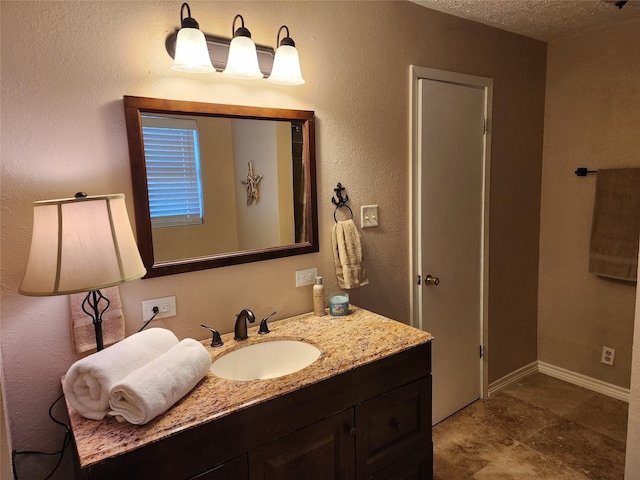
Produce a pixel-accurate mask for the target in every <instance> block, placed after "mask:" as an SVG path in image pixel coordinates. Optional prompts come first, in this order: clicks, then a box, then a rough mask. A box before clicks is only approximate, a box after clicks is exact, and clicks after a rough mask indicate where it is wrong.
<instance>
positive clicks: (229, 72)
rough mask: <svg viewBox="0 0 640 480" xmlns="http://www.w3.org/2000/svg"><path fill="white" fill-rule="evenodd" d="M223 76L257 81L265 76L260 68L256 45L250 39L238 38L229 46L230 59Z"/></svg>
mask: <svg viewBox="0 0 640 480" xmlns="http://www.w3.org/2000/svg"><path fill="white" fill-rule="evenodd" d="M222 74H223V75H226V76H227V77H232V78H242V79H256V78H262V77H264V75H263V74H262V72H261V71H260V67H259V66H258V53H257V52H256V45H255V43H253V40H251V38H249V37H243V36H238V37H234V38H233V40H231V44H230V45H229V59H228V60H227V66H226V68H225V69H224V71H223V72H222Z"/></svg>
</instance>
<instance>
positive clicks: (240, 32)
mask: <svg viewBox="0 0 640 480" xmlns="http://www.w3.org/2000/svg"><path fill="white" fill-rule="evenodd" d="M238 18H239V19H240V22H242V25H241V26H240V28H238V29H237V30H236V20H238ZM236 37H249V38H251V32H250V31H249V30H248V29H247V28H245V27H244V18H242V15H236V16H235V17H233V23H232V24H231V38H236Z"/></svg>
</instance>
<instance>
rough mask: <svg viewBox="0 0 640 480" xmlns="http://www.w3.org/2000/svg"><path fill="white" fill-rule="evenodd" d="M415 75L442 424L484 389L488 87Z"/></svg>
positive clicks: (427, 321) (427, 284)
mask: <svg viewBox="0 0 640 480" xmlns="http://www.w3.org/2000/svg"><path fill="white" fill-rule="evenodd" d="M417 83H418V85H417V89H418V91H417V95H416V97H417V98H415V99H414V101H417V102H418V112H419V113H418V128H417V130H416V132H417V134H418V136H419V138H418V139H416V140H417V143H418V149H417V151H418V158H417V161H418V162H419V164H420V168H419V169H418V170H419V174H418V178H419V182H418V184H417V190H418V191H419V194H418V199H419V200H418V201H419V205H417V208H418V210H419V222H418V223H419V225H418V226H416V227H417V232H416V233H417V235H418V243H419V244H418V245H417V250H418V264H417V265H416V270H417V272H418V275H419V282H420V285H419V286H418V287H417V288H418V289H419V297H421V298H420V299H419V302H420V306H419V314H420V317H421V318H420V323H421V327H422V328H423V329H424V330H426V331H429V332H430V333H431V334H433V336H434V341H433V343H432V372H433V418H432V421H433V423H434V424H436V423H438V422H439V421H441V420H443V419H444V418H446V417H448V416H449V415H451V414H453V413H455V412H456V411H458V410H459V409H461V408H463V407H465V406H467V405H468V404H470V403H472V402H474V401H475V400H477V399H478V398H480V397H481V396H482V387H483V369H482V367H483V362H482V357H481V345H482V344H483V314H484V279H485V278H486V277H485V272H484V265H485V261H484V260H485V241H484V240H485V214H486V212H485V208H484V205H485V196H486V189H485V178H486V176H485V173H486V170H485V159H486V155H485V153H486V145H487V144H486V125H487V95H488V93H487V88H486V87H485V86H483V85H473V84H465V83H453V82H450V81H443V80H440V79H436V80H433V79H428V78H421V79H419V80H418V82H417ZM416 283H417V282H416Z"/></svg>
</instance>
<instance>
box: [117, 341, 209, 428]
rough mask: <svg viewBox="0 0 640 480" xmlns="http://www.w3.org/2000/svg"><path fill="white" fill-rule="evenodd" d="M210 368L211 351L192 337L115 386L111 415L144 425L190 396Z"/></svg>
mask: <svg viewBox="0 0 640 480" xmlns="http://www.w3.org/2000/svg"><path fill="white" fill-rule="evenodd" d="M209 367H211V358H210V357H209V352H207V349H206V348H204V346H202V344H201V343H200V342H197V341H196V340H194V339H192V338H187V339H185V340H182V341H181V342H180V343H178V344H177V345H176V346H175V347H172V348H171V349H170V350H169V351H168V352H166V353H163V354H162V355H160V356H159V357H157V358H155V359H154V360H152V361H151V362H149V363H147V364H146V365H144V366H143V367H141V368H139V369H137V370H134V371H133V372H131V373H130V374H129V375H127V376H126V377H125V378H123V379H122V380H121V381H119V382H118V383H116V384H115V385H114V386H113V387H111V395H110V399H109V403H110V405H111V412H110V415H113V416H115V417H116V419H118V421H123V420H126V421H128V422H129V423H134V424H136V425H143V424H145V423H147V422H149V421H150V420H151V419H153V418H155V417H156V416H158V415H160V414H162V413H164V412H166V411H167V410H168V409H169V407H171V406H172V405H173V404H174V403H176V402H177V401H178V400H180V399H181V398H182V397H184V396H185V395H186V394H187V393H189V392H190V391H191V389H193V387H195V386H196V385H197V384H198V382H199V381H200V380H201V379H202V377H204V376H205V375H206V374H207V372H208V371H209Z"/></svg>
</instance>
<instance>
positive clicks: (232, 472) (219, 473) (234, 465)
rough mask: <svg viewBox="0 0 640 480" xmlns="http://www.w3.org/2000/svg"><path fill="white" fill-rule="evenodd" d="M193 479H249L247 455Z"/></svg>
mask: <svg viewBox="0 0 640 480" xmlns="http://www.w3.org/2000/svg"><path fill="white" fill-rule="evenodd" d="M191 480H249V468H248V466H247V455H246V454H245V455H242V456H240V457H238V458H236V459H234V460H231V461H229V462H227V463H224V464H222V465H220V466H218V467H216V468H213V469H211V470H209V471H208V472H205V473H201V474H200V475H197V476H195V477H193V478H192V479H191Z"/></svg>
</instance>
